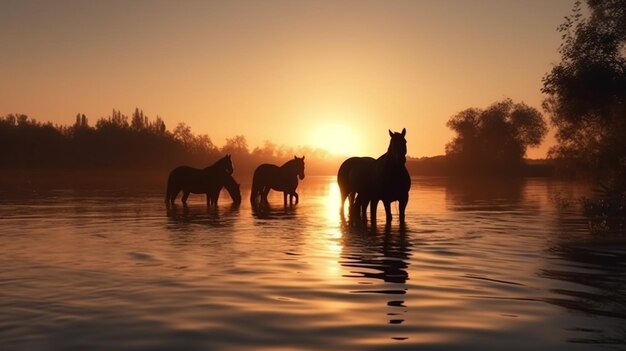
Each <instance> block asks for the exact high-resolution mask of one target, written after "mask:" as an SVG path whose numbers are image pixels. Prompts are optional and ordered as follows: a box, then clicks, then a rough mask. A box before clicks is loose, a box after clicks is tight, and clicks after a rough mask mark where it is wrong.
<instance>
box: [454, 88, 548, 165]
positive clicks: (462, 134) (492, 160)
mask: <svg viewBox="0 0 626 351" xmlns="http://www.w3.org/2000/svg"><path fill="white" fill-rule="evenodd" d="M447 126H448V127H449V128H450V129H452V130H453V131H455V132H456V133H457V136H456V137H455V138H454V139H453V140H452V141H451V142H450V143H448V144H447V145H446V155H447V157H448V159H449V160H450V162H451V164H452V166H453V168H455V169H457V170H463V171H472V172H475V173H515V172H518V171H519V170H520V167H521V166H522V164H523V160H524V155H525V154H526V149H527V148H528V147H529V146H538V145H539V144H540V143H541V141H542V139H543V137H544V136H545V134H546V133H547V126H546V122H545V121H544V119H543V116H542V115H541V113H540V112H539V111H537V110H536V109H534V108H532V107H529V106H527V105H526V104H524V103H519V104H515V103H513V101H512V100H511V99H505V100H503V101H500V102H496V103H494V104H492V105H491V106H489V107H488V108H487V109H485V110H481V109H477V108H470V109H467V110H464V111H461V112H459V113H458V114H456V115H454V116H452V117H451V118H450V120H448V123H447Z"/></svg>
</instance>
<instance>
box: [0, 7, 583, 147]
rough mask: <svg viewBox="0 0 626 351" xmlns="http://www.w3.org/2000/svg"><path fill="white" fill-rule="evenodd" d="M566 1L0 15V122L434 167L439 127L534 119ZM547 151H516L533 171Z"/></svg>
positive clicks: (50, 10)
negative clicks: (125, 131) (498, 115)
mask: <svg viewBox="0 0 626 351" xmlns="http://www.w3.org/2000/svg"><path fill="white" fill-rule="evenodd" d="M573 3H574V0H525V1H522V0H483V1H478V0H457V1H417V0H416V1H382V0H378V1H363V0H359V1H292V0H285V1H156V0H154V1H143V0H135V1H110V0H107V1H63V0H58V1H45V0H44V1H27V0H8V1H7V0H0V47H1V48H2V55H0V77H2V84H1V85H0V115H5V114H8V113H24V114H27V115H29V116H30V117H32V118H35V119H37V120H40V121H52V122H54V123H59V124H71V123H73V121H74V118H75V117H74V116H75V115H76V114H77V113H78V112H80V113H84V114H86V115H87V116H88V117H89V119H90V122H91V123H92V124H93V123H94V122H95V121H96V120H97V119H98V118H100V117H105V116H108V115H109V114H110V112H111V110H112V109H113V108H115V109H119V110H121V111H122V112H124V113H126V114H130V113H132V111H133V110H134V108H135V107H139V108H141V109H143V111H144V113H146V114H147V115H148V116H149V117H151V118H154V117H156V116H157V115H159V116H161V117H162V118H163V119H164V121H165V123H166V125H167V126H168V128H169V129H173V128H174V127H175V125H176V124H177V123H179V122H185V123H187V124H189V125H190V126H191V127H192V130H193V131H194V132H195V133H202V134H205V133H206V134H208V135H209V136H210V137H211V139H212V140H213V142H214V143H215V144H217V145H222V144H224V141H225V138H227V137H232V136H234V135H239V134H242V135H244V136H245V137H246V138H247V140H248V144H249V146H250V147H251V148H253V147H255V146H259V145H262V144H263V141H264V140H271V141H272V142H274V143H276V144H285V145H289V146H298V145H309V146H314V147H324V148H327V149H329V150H331V151H334V152H338V153H341V154H349V155H371V156H378V155H380V154H382V153H383V152H385V151H386V146H387V144H388V139H389V138H388V134H387V129H392V130H401V129H402V128H403V127H404V128H407V140H408V153H409V155H411V156H416V157H419V156H433V155H438V154H443V153H444V147H445V144H446V143H447V142H449V141H450V140H451V138H452V136H453V133H452V132H451V131H450V130H448V128H447V127H446V125H445V124H446V121H447V120H448V119H449V117H450V116H452V115H453V114H455V113H456V112H459V111H461V110H463V109H466V108H469V107H486V106H487V105H489V104H491V103H492V102H495V101H497V100H501V99H503V98H506V97H510V98H512V99H513V100H514V101H516V102H520V101H524V102H526V103H527V104H529V105H531V106H534V107H537V108H540V103H541V100H542V95H541V92H540V88H541V85H542V83H541V78H542V77H543V76H544V75H545V73H546V72H548V70H549V69H550V67H551V66H552V65H553V64H555V63H556V62H558V60H559V55H558V52H557V49H558V46H559V44H560V42H561V38H560V34H559V33H558V32H557V31H556V27H557V26H558V25H559V24H560V23H562V22H563V17H564V16H566V15H567V14H569V12H570V10H571V8H572V6H573ZM550 143H551V141H550V139H548V140H547V141H546V142H545V143H544V144H543V145H542V147H541V148H539V149H534V150H530V152H529V153H528V156H530V157H544V156H545V152H546V150H547V148H548V147H549V145H550Z"/></svg>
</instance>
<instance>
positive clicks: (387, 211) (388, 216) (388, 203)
mask: <svg viewBox="0 0 626 351" xmlns="http://www.w3.org/2000/svg"><path fill="white" fill-rule="evenodd" d="M383 206H385V219H386V222H387V223H391V201H387V200H383Z"/></svg>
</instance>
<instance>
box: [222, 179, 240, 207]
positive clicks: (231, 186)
mask: <svg viewBox="0 0 626 351" xmlns="http://www.w3.org/2000/svg"><path fill="white" fill-rule="evenodd" d="M224 188H226V191H228V194H229V195H230V198H231V199H233V203H235V204H240V203H241V184H239V183H237V182H236V181H235V179H234V178H233V177H232V176H228V177H226V179H225V181H224Z"/></svg>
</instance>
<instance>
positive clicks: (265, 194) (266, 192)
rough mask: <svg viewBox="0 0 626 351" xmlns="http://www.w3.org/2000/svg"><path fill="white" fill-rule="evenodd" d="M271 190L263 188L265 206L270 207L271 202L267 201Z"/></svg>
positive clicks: (262, 199) (262, 195) (267, 187)
mask: <svg viewBox="0 0 626 351" xmlns="http://www.w3.org/2000/svg"><path fill="white" fill-rule="evenodd" d="M270 190H271V188H270V187H269V186H266V187H265V188H263V193H262V194H261V201H263V203H264V204H266V205H269V204H270V201H269V200H268V199H267V195H268V194H269V193H270Z"/></svg>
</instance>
